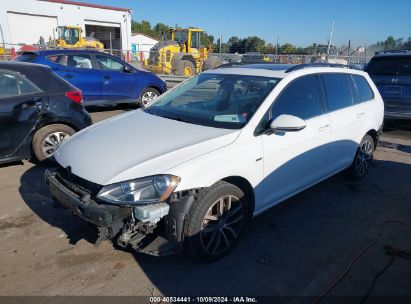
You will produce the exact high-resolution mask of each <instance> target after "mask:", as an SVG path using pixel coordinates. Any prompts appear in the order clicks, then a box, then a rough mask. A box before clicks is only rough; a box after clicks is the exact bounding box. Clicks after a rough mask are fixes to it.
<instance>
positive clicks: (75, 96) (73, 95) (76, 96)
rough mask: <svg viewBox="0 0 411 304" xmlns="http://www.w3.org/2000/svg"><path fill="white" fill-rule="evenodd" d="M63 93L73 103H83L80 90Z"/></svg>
mask: <svg viewBox="0 0 411 304" xmlns="http://www.w3.org/2000/svg"><path fill="white" fill-rule="evenodd" d="M64 95H66V97H68V98H70V99H71V100H72V101H74V102H75V103H78V104H82V103H83V94H82V93H81V91H70V92H67V93H66V94H64Z"/></svg>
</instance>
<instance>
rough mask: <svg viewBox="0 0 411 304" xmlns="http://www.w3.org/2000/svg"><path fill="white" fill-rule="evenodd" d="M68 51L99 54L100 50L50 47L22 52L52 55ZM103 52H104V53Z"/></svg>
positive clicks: (68, 52)
mask: <svg viewBox="0 0 411 304" xmlns="http://www.w3.org/2000/svg"><path fill="white" fill-rule="evenodd" d="M70 53H89V54H101V52H100V51H96V50H91V49H72V50H67V49H52V50H38V51H24V52H23V54H38V55H42V56H44V55H53V54H70ZM104 54H105V53H104Z"/></svg>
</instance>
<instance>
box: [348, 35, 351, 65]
mask: <svg viewBox="0 0 411 304" xmlns="http://www.w3.org/2000/svg"><path fill="white" fill-rule="evenodd" d="M350 52H351V40H348V53H347V55H348V57H347V63H348V65H349V64H350Z"/></svg>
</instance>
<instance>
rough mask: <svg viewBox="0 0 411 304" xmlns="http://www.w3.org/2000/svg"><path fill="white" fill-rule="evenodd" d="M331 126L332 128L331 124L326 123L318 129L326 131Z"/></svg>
mask: <svg viewBox="0 0 411 304" xmlns="http://www.w3.org/2000/svg"><path fill="white" fill-rule="evenodd" d="M329 128H330V125H324V126H322V127H319V128H318V131H320V132H324V131H327V130H328V129H329Z"/></svg>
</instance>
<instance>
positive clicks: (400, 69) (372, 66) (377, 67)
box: [366, 56, 411, 76]
mask: <svg viewBox="0 0 411 304" xmlns="http://www.w3.org/2000/svg"><path fill="white" fill-rule="evenodd" d="M366 71H367V72H368V73H369V74H371V75H386V76H410V75H411V56H385V57H374V58H373V59H371V61H370V63H369V64H368V66H367V68H366Z"/></svg>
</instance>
